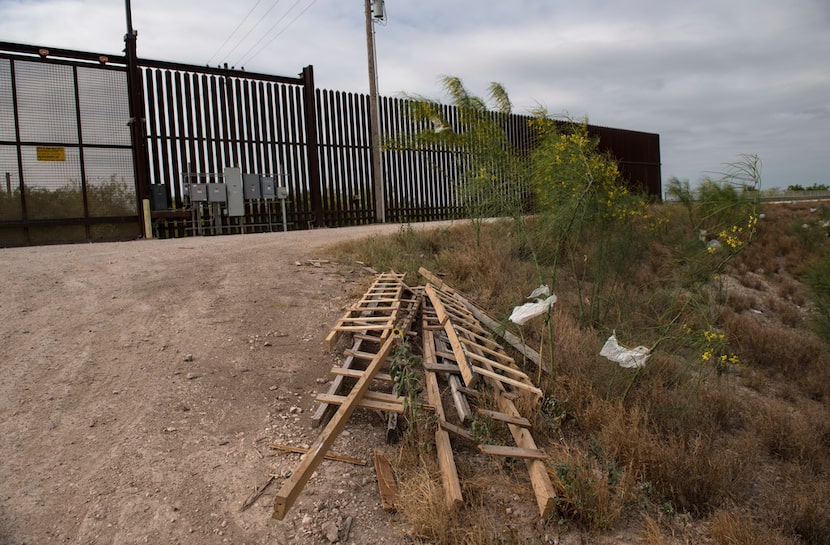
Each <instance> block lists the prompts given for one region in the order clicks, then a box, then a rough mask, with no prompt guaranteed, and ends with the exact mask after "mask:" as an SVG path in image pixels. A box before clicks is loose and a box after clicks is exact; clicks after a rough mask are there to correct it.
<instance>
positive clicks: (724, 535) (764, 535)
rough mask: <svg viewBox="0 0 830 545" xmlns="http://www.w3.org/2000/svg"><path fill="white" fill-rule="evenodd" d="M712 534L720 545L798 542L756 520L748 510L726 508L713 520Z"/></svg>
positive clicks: (717, 513)
mask: <svg viewBox="0 0 830 545" xmlns="http://www.w3.org/2000/svg"><path fill="white" fill-rule="evenodd" d="M710 523H711V528H712V530H711V534H712V538H713V539H714V540H715V543H717V544H718V545H757V544H759V543H763V544H765V545H796V544H797V543H798V541H797V540H796V539H794V538H792V537H788V536H786V535H783V534H782V532H781V530H780V529H773V528H770V527H769V526H767V525H765V524H763V523H761V522H760V521H758V520H756V519H755V518H754V517H753V516H752V513H751V512H750V511H749V510H748V509H746V508H739V507H735V506H730V507H726V508H723V509H720V510H718V511H717V512H715V513H714V514H713V515H712V517H711V519H710Z"/></svg>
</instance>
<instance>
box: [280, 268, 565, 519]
mask: <svg viewBox="0 0 830 545" xmlns="http://www.w3.org/2000/svg"><path fill="white" fill-rule="evenodd" d="M420 273H421V275H422V276H424V277H425V278H426V280H427V285H426V287H409V286H407V285H406V284H405V283H404V275H402V274H396V273H394V272H393V273H385V274H380V275H378V276H377V277H376V278H375V281H374V283H373V284H372V286H371V287H370V288H369V289H368V291H367V292H366V294H365V295H364V296H363V297H362V298H361V299H360V300H359V301H358V302H356V303H355V304H354V305H352V306H351V307H350V308H349V310H348V311H347V312H346V313H345V315H344V316H343V317H342V318H341V319H340V320H339V321H338V322H337V324H336V325H335V326H334V328H333V329H332V330H331V333H329V335H328V336H327V337H326V340H325V348H326V350H331V349H333V348H334V347H335V345H336V344H337V341H338V339H339V337H340V336H341V335H342V334H343V333H350V334H351V338H352V345H351V347H350V348H348V349H346V350H344V351H343V355H344V356H345V360H344V362H343V364H342V365H341V366H339V367H334V368H333V369H332V371H331V372H332V374H333V375H334V376H335V378H334V380H333V381H332V384H331V387H330V388H329V390H328V391H327V392H326V393H324V394H320V395H318V396H317V399H318V401H320V406H319V408H318V409H317V411H316V412H315V414H314V416H313V417H312V424H313V425H315V426H320V425H322V424H323V423H325V422H327V424H326V425H325V427H324V429H323V430H322V432H321V433H320V435H319V437H318V438H317V440H316V441H315V442H314V443H313V444H312V446H311V447H310V448H309V451H308V454H307V455H306V456H305V457H304V458H303V459H302V460H301V462H300V463H299V465H298V466H297V468H296V469H295V470H294V472H293V473H292V475H291V477H290V478H289V479H288V480H286V481H285V482H284V483H283V486H282V488H281V489H280V491H279V492H278V493H277V496H276V499H275V502H274V513H273V516H274V518H276V519H279V520H282V519H283V518H284V517H285V515H286V513H287V512H288V511H289V510H290V509H291V506H292V505H293V503H294V501H295V500H296V499H297V497H298V496H299V494H300V493H301V492H302V489H303V487H304V486H305V484H306V483H307V482H308V479H309V478H310V477H311V475H312V473H313V472H314V470H315V469H316V468H317V466H318V465H319V464H320V462H322V460H323V458H324V457H325V455H326V453H327V452H328V450H329V449H330V448H331V445H332V444H333V443H334V440H335V439H336V437H337V435H338V434H339V433H340V432H341V431H342V430H343V428H344V427H345V425H346V423H347V421H348V419H349V417H350V416H351V414H352V413H353V412H354V410H355V409H356V408H358V407H362V408H367V409H373V410H379V411H385V412H387V413H388V414H390V415H391V416H390V419H389V422H390V424H389V431H388V436H387V437H389V436H390V435H391V434H393V433H394V429H395V426H396V423H397V421H396V418H395V416H396V415H397V414H401V413H403V412H404V400H405V399H404V397H402V396H400V395H398V391H397V385H395V384H394V381H393V379H392V376H391V375H390V372H389V359H390V355H391V354H392V352H393V350H394V348H395V346H396V345H397V344H398V343H400V342H401V341H402V339H403V338H405V337H413V338H417V339H418V341H419V344H420V345H421V347H422V359H421V368H422V371H423V377H424V384H425V393H426V400H420V402H419V404H420V405H421V406H422V407H425V408H426V409H428V410H430V411H434V413H435V417H436V420H437V423H438V426H437V429H436V431H435V446H436V453H437V456H438V464H439V467H440V469H441V476H442V483H443V488H444V496H445V502H446V505H447V507H448V508H449V509H456V508H459V507H460V506H462V505H463V504H464V498H463V496H462V489H461V484H460V482H459V477H458V472H457V470H456V464H455V459H454V455H453V442H454V441H456V442H459V443H461V442H463V443H466V444H471V443H472V444H476V445H477V447H478V449H479V450H480V451H481V452H482V453H485V454H488V455H492V456H503V457H511V458H517V459H522V460H524V463H525V465H526V467H527V470H528V472H529V474H530V480H531V483H532V485H533V490H534V494H535V497H536V502H537V505H538V508H539V513H540V514H541V515H542V516H543V517H544V516H547V515H549V514H550V513H551V511H552V510H553V508H554V500H555V492H554V488H553V485H552V483H551V480H550V477H549V476H548V472H547V455H546V454H545V453H544V452H543V451H542V450H541V449H539V448H538V447H537V445H536V442H535V441H534V439H533V437H532V435H531V432H530V429H531V423H530V421H529V420H528V419H527V418H526V416H524V415H522V414H521V412H520V410H519V408H518V407H532V406H538V404H539V403H540V401H541V398H542V391H541V390H540V389H539V388H538V387H536V386H535V385H534V384H533V382H532V381H531V380H530V378H529V377H528V376H527V375H526V374H525V373H524V372H523V371H522V370H521V369H519V367H518V366H517V365H516V363H515V361H514V360H513V358H512V357H510V356H509V355H508V354H507V353H506V352H505V350H504V348H503V347H502V345H501V344H499V343H498V342H497V341H496V340H495V339H494V338H493V335H492V334H491V333H490V331H488V330H486V329H485V328H484V326H482V324H481V322H480V321H479V320H482V321H484V322H485V323H487V325H488V327H493V324H494V322H493V321H492V320H491V319H489V318H487V317H486V315H485V314H484V313H483V312H482V311H481V310H480V309H477V308H475V307H474V306H473V305H472V304H471V303H470V302H469V301H467V300H466V299H465V298H464V297H463V296H462V295H461V294H459V293H458V292H456V291H455V290H453V289H452V288H450V287H449V286H446V285H445V284H444V283H443V282H442V281H441V280H440V279H438V278H437V277H436V276H434V275H433V274H432V273H430V272H429V271H427V270H425V269H421V270H420ZM499 333H500V334H501V335H502V336H504V337H506V338H508V341H509V342H511V344H516V345H520V343H516V342H515V339H510V338H509V335H504V332H503V331H502V332H499ZM519 348H520V349H522V350H523V351H525V352H526V354H527V355H528V357H529V358H530V359H535V358H533V352H532V351H531V350H529V349H527V347H524V346H519ZM536 356H537V357H538V355H536ZM536 361H537V363H538V359H537V360H536ZM485 394H486V396H487V397H488V399H491V400H492V402H491V405H490V407H489V408H485V407H480V406H479V405H481V403H480V400H482V399H483V398H485ZM493 404H494V405H495V407H494V406H493ZM445 407H449V410H447V409H446V408H445ZM477 417H485V418H489V419H492V420H493V421H500V422H504V423H505V424H506V425H507V428H508V429H509V431H510V435H511V436H512V438H513V443H514V445H513V446H505V445H490V444H482V443H480V442H479V441H478V440H477V439H476V437H475V436H474V434H473V433H472V432H471V431H470V429H469V426H470V424H471V422H472V421H473V420H474V419H475V418H477ZM375 459H376V467H378V471H379V472H381V471H383V473H384V476H383V479H381V478H380V474H379V481H378V482H379V485H381V486H380V488H381V496H382V498H383V500H384V504H385V505H386V504H387V503H388V504H389V506H393V505H394V502H395V500H394V490H393V489H394V487H393V486H392V483H389V482H388V481H389V480H390V479H389V477H388V474H389V473H391V472H389V471H387V469H386V465H387V464H388V462H384V458H383V457H382V453H380V452H379V451H376V456H375ZM390 498H391V499H390Z"/></svg>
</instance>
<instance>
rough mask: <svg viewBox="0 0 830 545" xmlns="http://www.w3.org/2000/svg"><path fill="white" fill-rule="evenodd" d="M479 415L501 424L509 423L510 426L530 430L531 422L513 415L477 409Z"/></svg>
mask: <svg viewBox="0 0 830 545" xmlns="http://www.w3.org/2000/svg"><path fill="white" fill-rule="evenodd" d="M476 412H477V413H478V414H481V415H484V416H489V417H490V418H492V419H493V420H498V421H500V422H507V423H510V424H515V425H516V426H521V427H523V428H530V427H531V425H530V420H528V419H527V418H525V417H523V416H514V415H512V414H507V413H500V412H498V411H489V410H487V409H481V408H479V409H476Z"/></svg>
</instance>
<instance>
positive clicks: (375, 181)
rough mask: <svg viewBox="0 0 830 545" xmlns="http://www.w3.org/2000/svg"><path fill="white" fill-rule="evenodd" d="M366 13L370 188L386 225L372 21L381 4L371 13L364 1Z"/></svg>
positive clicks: (377, 16)
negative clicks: (370, 148) (370, 160)
mask: <svg viewBox="0 0 830 545" xmlns="http://www.w3.org/2000/svg"><path fill="white" fill-rule="evenodd" d="M364 3H365V6H364V9H365V12H366V50H367V52H368V55H369V130H370V138H371V146H372V187H373V188H374V192H375V220H376V221H377V222H379V223H386V191H385V188H384V186H383V171H382V165H381V156H380V105H379V104H378V73H377V69H376V68H375V64H376V62H377V55H376V54H375V27H374V20H375V19H382V18H383V2H382V0H380V1H379V0H375V4H376V5H377V7H378V11H379V13H374V14H373V12H372V0H364Z"/></svg>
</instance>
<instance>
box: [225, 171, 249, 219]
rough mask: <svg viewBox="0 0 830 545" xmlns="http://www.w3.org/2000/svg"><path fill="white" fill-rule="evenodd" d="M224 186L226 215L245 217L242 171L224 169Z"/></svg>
mask: <svg viewBox="0 0 830 545" xmlns="http://www.w3.org/2000/svg"><path fill="white" fill-rule="evenodd" d="M224 175H225V186H226V187H227V189H228V215H229V216H244V215H245V197H244V195H243V190H242V171H241V170H239V169H238V168H236V167H228V168H225V173H224Z"/></svg>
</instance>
